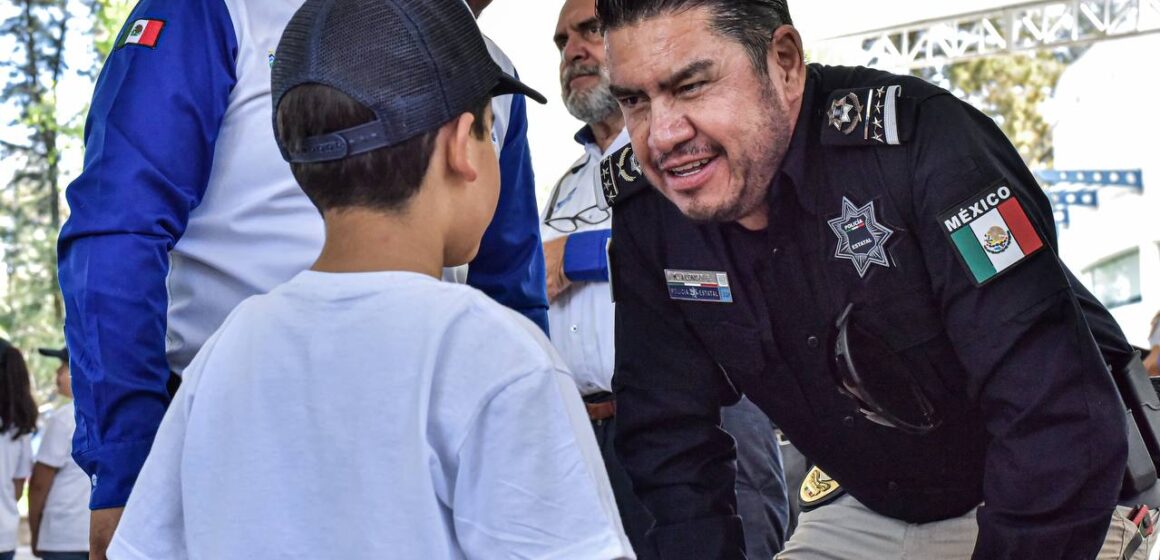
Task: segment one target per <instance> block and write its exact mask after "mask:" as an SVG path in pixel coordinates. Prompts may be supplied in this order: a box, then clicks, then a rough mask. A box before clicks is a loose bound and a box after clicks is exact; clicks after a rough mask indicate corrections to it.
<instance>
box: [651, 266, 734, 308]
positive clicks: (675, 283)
mask: <svg viewBox="0 0 1160 560" xmlns="http://www.w3.org/2000/svg"><path fill="white" fill-rule="evenodd" d="M665 283H666V284H668V286H669V297H670V298H672V299H676V300H682V301H705V302H716V303H732V302H733V290H732V288H730V287H729V275H728V274H725V273H724V272H710V271H705V270H671V269H668V268H666V269H665Z"/></svg>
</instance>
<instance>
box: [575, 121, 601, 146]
mask: <svg viewBox="0 0 1160 560" xmlns="http://www.w3.org/2000/svg"><path fill="white" fill-rule="evenodd" d="M572 139H573V140H575V141H576V143H577V144H580V145H581V146H585V147H587V146H588V145H589V144H595V143H596V135H595V134H593V132H592V127H591V126H588V125H584V128H581V129H580V130H578V131H576V134H575V135H574V136H572Z"/></svg>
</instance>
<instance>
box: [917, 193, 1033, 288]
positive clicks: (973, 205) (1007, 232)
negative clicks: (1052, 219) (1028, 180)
mask: <svg viewBox="0 0 1160 560" xmlns="http://www.w3.org/2000/svg"><path fill="white" fill-rule="evenodd" d="M939 222H940V224H941V226H942V228H943V231H945V232H946V233H947V235H948V236H949V237H950V239H951V245H953V246H954V248H955V249H956V250H957V251H958V253H959V257H960V258H961V260H962V262H963V264H964V265H965V266H966V267H967V271H968V272H970V274H971V279H972V280H974V282H975V285H979V286H981V285H983V284H985V283H987V282H989V281H990V280H992V279H994V278H995V277H996V276H998V275H1000V274H1002V273H1003V272H1004V271H1006V270H1008V269H1010V268H1011V267H1013V266H1015V265H1017V264H1019V263H1020V262H1021V261H1022V260H1023V259H1025V258H1027V257H1028V256H1030V255H1031V254H1032V253H1034V252H1036V251H1038V250H1039V249H1042V248H1043V240H1042V238H1040V237H1039V233H1038V232H1036V231H1035V227H1034V226H1032V225H1031V221H1030V220H1028V219H1027V213H1026V212H1024V211H1023V206H1022V205H1021V204H1019V199H1017V198H1015V193H1014V192H1013V191H1012V190H1011V187H1008V186H1007V184H1006V183H999V184H997V185H995V186H993V187H990V188H987V189H984V190H983V191H982V192H980V193H978V194H976V195H975V196H972V197H971V198H968V199H967V200H965V201H963V202H962V203H961V204H959V205H958V206H955V207H953V208H950V209H949V210H947V212H945V213H944V214H943V215H941V216H939Z"/></svg>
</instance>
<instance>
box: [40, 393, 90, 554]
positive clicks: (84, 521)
mask: <svg viewBox="0 0 1160 560" xmlns="http://www.w3.org/2000/svg"><path fill="white" fill-rule="evenodd" d="M75 415H76V411H75V409H74V408H73V403H72V402H69V403H68V404H66V405H64V406H62V407H60V408H58V409H56V410H55V411H53V413H52V414H51V415H50V416H49V417H48V419H47V420H45V422H44V437H42V438H41V440H40V448H39V449H37V450H36V462H37V463H44V464H45V465H48V466H50V467H55V468H57V469H59V470H57V471H56V476H55V477H54V478H53V479H52V488H50V489H49V490H48V499H47V500H46V501H45V504H44V517H42V518H41V520H40V539H39V541H38V543H39V546H40V550H48V551H55V552H79V551H83V550H88V549H89V493H90V492H91V486H90V485H89V477H88V476H85V472H84V471H82V470H81V468H80V467H78V466H77V464H76V462H75V461H73V459H72V438H73V432H74V431H76V427H77V423H76V416H75Z"/></svg>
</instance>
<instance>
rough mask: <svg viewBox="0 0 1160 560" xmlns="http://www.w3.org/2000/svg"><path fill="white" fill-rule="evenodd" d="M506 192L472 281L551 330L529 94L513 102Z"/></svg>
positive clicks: (503, 157)
mask: <svg viewBox="0 0 1160 560" xmlns="http://www.w3.org/2000/svg"><path fill="white" fill-rule="evenodd" d="M499 168H500V177H501V180H500V181H501V182H500V193H499V204H498V205H497V206H496V209H495V218H494V219H493V220H492V222H491V225H489V226H488V228H487V231H486V232H484V234H483V240H482V241H481V242H480V245H479V254H478V255H477V256H476V257H475V260H473V261H471V266H470V267H469V268H468V272H467V283H468V284H470V285H471V286H474V287H476V288H478V289H480V290H481V291H483V292H484V293H485V294H487V295H489V296H491V298H492V299H494V300H496V301H498V302H500V303H502V304H504V305H506V306H508V307H510V308H512V309H514V310H516V311H518V312H520V313H522V314H523V315H524V316H526V317H527V318H529V319H531V320H532V322H534V323H536V324H537V325H539V326H540V328H541V329H543V330H544V333H547V332H548V289H547V286H546V284H545V281H546V277H545V275H544V248H543V246H542V245H540V218H539V212H538V210H537V207H536V181H535V177H534V176H533V175H532V157H531V153H530V152H529V151H528V117H527V108H526V105H525V101H524V96H522V95H516V96H515V97H514V98H513V99H512V108H511V120H510V121H509V122H508V130H507V135H506V137H505V138H504V143H503V150H502V152H501V153H500V157H499Z"/></svg>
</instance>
